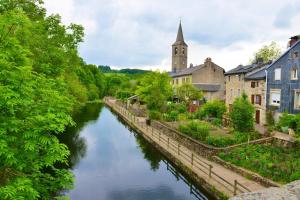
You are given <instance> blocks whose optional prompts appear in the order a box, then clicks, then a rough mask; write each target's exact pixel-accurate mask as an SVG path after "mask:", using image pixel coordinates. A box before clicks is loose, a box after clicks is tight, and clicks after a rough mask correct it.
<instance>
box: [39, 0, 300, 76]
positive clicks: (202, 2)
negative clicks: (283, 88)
mask: <svg viewBox="0 0 300 200" xmlns="http://www.w3.org/2000/svg"><path fill="white" fill-rule="evenodd" d="M45 6H46V8H47V9H48V14H50V13H59V14H60V15H61V16H62V21H63V23H66V24H69V23H71V22H74V23H79V24H82V25H83V26H84V27H85V29H86V36H85V42H84V43H83V44H82V45H81V47H80V53H81V55H82V57H83V58H84V59H85V60H86V61H87V62H88V63H93V64H105V65H111V66H118V67H130V68H132V67H139V68H143V69H160V70H169V69H170V65H171V45H172V43H173V42H174V40H175V38H176V33H177V27H178V21H179V17H180V16H181V17H182V19H183V29H184V35H185V39H186V42H187V43H188V45H189V62H190V63H191V62H192V63H194V64H200V63H203V61H204V59H205V58H206V57H211V58H212V59H213V61H214V62H215V63H217V64H218V65H220V66H221V67H224V68H225V69H226V70H229V69H231V68H233V67H235V66H237V65H238V64H247V62H248V61H249V59H250V57H251V56H252V55H253V53H254V51H256V50H257V49H258V48H260V47H261V46H262V45H263V44H266V43H270V42H271V41H276V42H277V43H279V44H280V45H281V46H284V47H285V46H286V44H287V41H288V38H289V37H290V36H292V35H296V34H298V33H299V32H297V31H299V30H297V29H298V27H299V21H300V15H299V14H298V13H299V12H296V11H297V10H298V8H300V4H299V3H298V1H297V0H286V1H281V0H260V1H258V0H257V1H242V0H231V1H224V0H211V1H206V0H185V1H182V0H143V1H141V0H100V1H99V0H64V1H61V0H45ZM289 9H290V10H291V11H292V14H291V13H288V11H289ZM286 12H287V13H286ZM285 13H286V14H285ZM285 21H286V23H285Z"/></svg>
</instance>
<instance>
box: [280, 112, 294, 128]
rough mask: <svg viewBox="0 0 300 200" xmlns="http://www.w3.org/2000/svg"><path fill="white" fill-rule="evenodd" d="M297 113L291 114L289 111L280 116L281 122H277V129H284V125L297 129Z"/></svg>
mask: <svg viewBox="0 0 300 200" xmlns="http://www.w3.org/2000/svg"><path fill="white" fill-rule="evenodd" d="M296 120H297V119H296V116H295V115H290V114H288V113H287V112H284V113H283V114H282V115H281V116H280V118H279V122H278V124H277V129H279V130H280V129H282V128H283V127H288V128H291V129H294V130H296V129H297V121H296Z"/></svg>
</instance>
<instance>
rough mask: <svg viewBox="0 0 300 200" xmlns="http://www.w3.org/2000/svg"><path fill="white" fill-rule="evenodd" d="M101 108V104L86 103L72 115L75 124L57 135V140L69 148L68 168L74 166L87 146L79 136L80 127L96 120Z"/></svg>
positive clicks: (84, 152) (82, 155) (83, 154)
mask: <svg viewBox="0 0 300 200" xmlns="http://www.w3.org/2000/svg"><path fill="white" fill-rule="evenodd" d="M102 108H103V105H102V104H98V103H95V104H87V105H86V106H84V107H83V108H82V109H80V110H79V111H77V112H76V113H75V114H74V115H73V119H74V121H75V122H76V125H75V126H72V127H67V129H66V131H65V133H64V134H61V135H60V136H59V140H60V141H61V142H62V143H64V144H66V145H67V146H68V148H69V150H70V156H69V166H68V167H69V168H74V167H75V166H76V165H77V164H78V163H79V161H80V159H81V158H83V157H84V156H85V154H86V149H87V146H86V141H85V139H84V138H83V137H81V136H80V132H81V129H82V128H83V127H84V126H85V125H86V123H91V122H93V121H95V120H97V119H98V117H99V115H100V112H101V110H102Z"/></svg>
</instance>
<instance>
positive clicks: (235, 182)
mask: <svg viewBox="0 0 300 200" xmlns="http://www.w3.org/2000/svg"><path fill="white" fill-rule="evenodd" d="M237 183H238V182H237V180H234V188H233V195H234V196H235V195H236V192H237Z"/></svg>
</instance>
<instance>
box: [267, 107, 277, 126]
mask: <svg viewBox="0 0 300 200" xmlns="http://www.w3.org/2000/svg"><path fill="white" fill-rule="evenodd" d="M266 121H267V125H268V126H274V125H275V119H274V111H273V110H272V109H270V110H267V112H266Z"/></svg>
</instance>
